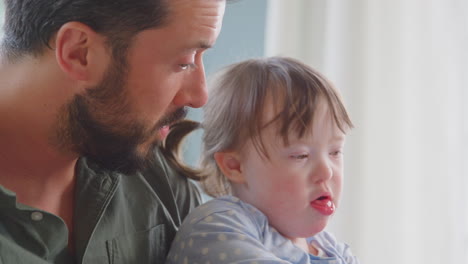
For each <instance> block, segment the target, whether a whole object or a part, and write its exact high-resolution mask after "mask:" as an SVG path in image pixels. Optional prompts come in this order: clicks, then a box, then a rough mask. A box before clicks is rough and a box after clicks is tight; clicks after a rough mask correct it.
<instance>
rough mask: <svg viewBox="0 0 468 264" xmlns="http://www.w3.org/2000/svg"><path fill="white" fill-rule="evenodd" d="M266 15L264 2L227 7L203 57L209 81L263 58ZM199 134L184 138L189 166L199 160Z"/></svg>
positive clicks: (237, 1)
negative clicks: (225, 70)
mask: <svg viewBox="0 0 468 264" xmlns="http://www.w3.org/2000/svg"><path fill="white" fill-rule="evenodd" d="M266 13H267V0H234V1H230V2H229V3H228V4H227V6H226V13H225V16H224V21H223V27H222V30H221V33H220V35H219V38H218V40H217V42H216V44H215V46H214V48H212V49H210V50H208V51H207V52H206V53H205V56H204V58H205V59H204V61H205V71H206V74H207V75H208V78H209V76H210V74H212V73H214V72H216V71H217V70H219V69H221V68H222V67H224V66H227V65H229V64H231V63H234V62H238V61H241V60H244V59H247V58H252V57H261V56H263V55H264V44H265V33H264V32H265V25H266ZM188 118H190V119H193V120H201V119H202V111H201V109H191V110H190V112H189V115H188ZM201 134H202V131H196V132H194V133H192V135H191V136H189V137H188V138H187V144H185V146H184V156H185V159H186V161H187V162H188V163H189V164H196V163H197V161H198V160H199V153H200V151H201Z"/></svg>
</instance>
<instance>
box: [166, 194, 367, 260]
mask: <svg viewBox="0 0 468 264" xmlns="http://www.w3.org/2000/svg"><path fill="white" fill-rule="evenodd" d="M307 240H308V242H309V243H313V244H314V245H315V246H318V247H319V248H320V249H321V250H322V251H323V252H324V253H325V254H326V256H324V257H317V256H313V255H311V254H309V253H307V252H305V251H304V250H302V249H300V248H299V247H297V246H296V245H294V244H293V243H292V242H291V241H290V240H289V239H287V238H285V237H283V236H282V235H281V234H279V233H278V232H277V231H276V230H275V229H274V228H273V227H271V226H269V225H268V219H267V217H266V216H265V215H264V214H263V213H262V212H261V211H259V210H258V209H257V208H255V207H253V206H252V205H250V204H247V203H245V202H242V201H241V200H239V199H238V198H236V197H233V196H224V197H221V198H217V199H213V200H211V201H208V202H207V203H205V204H203V205H201V206H199V207H197V208H196V209H195V210H194V211H192V212H191V213H190V214H189V216H188V217H187V218H186V219H185V220H184V222H183V223H182V226H181V227H180V229H179V231H178V233H177V235H176V238H175V240H174V242H173V243H172V247H171V250H170V252H169V255H168V258H167V260H166V263H171V264H172V263H182V264H189V263H191V264H196V263H198V264H223V263H245V264H260V263H301V264H307V263H308V264H358V263H359V261H358V260H357V258H356V257H354V256H353V255H352V253H351V250H350V249H349V247H348V245H346V244H344V243H339V242H337V241H336V240H335V238H334V237H333V236H332V235H331V234H330V233H327V232H321V233H319V234H317V235H315V236H313V237H310V238H308V239H307Z"/></svg>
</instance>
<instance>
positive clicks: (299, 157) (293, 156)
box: [291, 154, 309, 160]
mask: <svg viewBox="0 0 468 264" xmlns="http://www.w3.org/2000/svg"><path fill="white" fill-rule="evenodd" d="M308 157H309V154H297V155H291V158H293V159H296V160H303V159H307V158H308Z"/></svg>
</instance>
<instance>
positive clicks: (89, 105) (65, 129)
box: [54, 58, 187, 174]
mask: <svg viewBox="0 0 468 264" xmlns="http://www.w3.org/2000/svg"><path fill="white" fill-rule="evenodd" d="M127 74H128V67H127V64H126V62H125V61H124V60H123V59H121V58H120V60H119V59H117V60H115V59H114V60H113V63H112V64H111V65H110V66H109V69H108V70H107V73H106V74H105V76H104V79H103V80H102V81H101V83H100V84H98V85H97V86H96V87H92V88H89V89H87V90H86V92H85V93H84V94H78V95H75V97H74V98H73V99H72V100H71V102H69V103H68V104H67V105H65V107H64V108H63V109H61V112H60V113H59V117H58V121H57V127H56V132H57V133H56V134H55V135H56V138H55V140H54V142H55V143H57V144H58V145H59V146H60V148H61V149H62V150H65V151H72V152H74V153H77V154H79V155H80V156H84V157H86V158H88V159H90V160H92V161H93V162H95V163H97V164H98V165H99V166H101V167H103V168H105V169H108V170H111V171H116V172H120V173H124V174H133V173H135V172H137V171H138V170H141V169H144V168H145V167H146V166H147V165H148V164H149V163H151V162H152V160H153V159H154V157H155V154H154V150H155V148H156V147H157V146H158V145H159V144H160V139H159V138H158V137H157V133H158V131H159V129H160V128H161V127H163V126H165V125H169V124H171V123H174V122H175V121H177V120H179V119H182V118H184V117H185V115H186V112H187V110H186V108H179V109H178V110H176V111H174V112H172V113H170V114H168V115H166V116H164V117H162V118H161V119H160V120H159V121H158V122H157V123H156V124H154V125H152V126H148V125H145V124H144V123H143V122H142V121H141V120H138V115H137V113H134V112H132V108H131V105H130V102H129V100H127V89H129V87H127V86H126V81H127V80H126V77H127Z"/></svg>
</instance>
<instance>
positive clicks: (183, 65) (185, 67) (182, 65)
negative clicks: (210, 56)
mask: <svg viewBox="0 0 468 264" xmlns="http://www.w3.org/2000/svg"><path fill="white" fill-rule="evenodd" d="M179 67H180V69H181V70H187V69H188V68H189V67H190V64H179Z"/></svg>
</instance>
